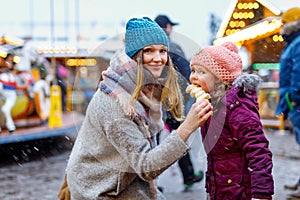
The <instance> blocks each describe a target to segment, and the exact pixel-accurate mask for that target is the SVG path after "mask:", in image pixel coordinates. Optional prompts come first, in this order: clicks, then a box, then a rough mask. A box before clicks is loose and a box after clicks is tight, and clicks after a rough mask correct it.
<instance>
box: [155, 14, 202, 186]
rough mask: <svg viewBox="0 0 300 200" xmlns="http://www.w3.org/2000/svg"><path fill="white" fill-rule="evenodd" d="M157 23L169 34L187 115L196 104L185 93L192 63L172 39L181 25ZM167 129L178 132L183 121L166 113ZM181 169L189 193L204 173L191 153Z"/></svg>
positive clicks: (165, 19)
mask: <svg viewBox="0 0 300 200" xmlns="http://www.w3.org/2000/svg"><path fill="white" fill-rule="evenodd" d="M154 20H155V22H157V24H158V25H159V26H160V27H161V28H163V30H164V31H165V33H166V34H167V36H168V38H169V41H170V49H169V55H170V57H171V58H172V61H173V64H174V67H175V69H176V70H177V71H178V72H179V75H178V76H179V78H178V81H179V85H180V89H181V91H182V95H183V97H184V104H185V114H187V113H188V111H189V109H190V107H191V105H192V104H193V102H194V98H192V97H191V96H190V95H189V94H187V93H186V92H185V89H186V87H187V85H188V84H189V77H190V73H191V70H190V63H189V61H188V60H187V59H186V57H185V53H184V51H183V50H182V48H181V47H180V46H179V45H178V44H177V43H175V42H174V41H172V40H171V39H170V35H171V34H172V31H173V26H176V25H179V23H178V22H172V21H171V20H170V19H169V17H168V16H166V15H158V16H157V17H156V18H155V19H154ZM165 121H166V122H165V123H166V127H167V129H169V130H170V131H172V130H176V129H177V128H178V127H179V125H180V123H181V121H177V120H176V119H175V118H174V117H173V116H172V115H171V113H170V112H166V120H165ZM178 165H179V168H180V170H181V173H182V177H183V183H184V191H188V190H189V189H191V188H192V186H193V184H194V183H196V182H200V181H201V180H202V179H203V177H204V173H203V171H198V172H195V171H194V167H193V163H192V160H191V156H190V153H189V152H187V153H186V154H185V155H184V156H183V157H182V158H181V159H180V160H179V161H178Z"/></svg>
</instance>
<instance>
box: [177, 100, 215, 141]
mask: <svg viewBox="0 0 300 200" xmlns="http://www.w3.org/2000/svg"><path fill="white" fill-rule="evenodd" d="M212 114H213V112H212V105H211V104H210V102H209V101H208V100H207V99H202V100H200V101H197V102H196V103H194V104H193V105H192V107H191V109H190V111H189V113H188V115H187V116H186V119H185V120H184V121H183V123H182V124H181V125H180V126H179V127H178V129H177V133H178V134H179V135H180V137H181V138H182V139H183V141H186V140H187V139H188V138H189V136H190V135H191V134H192V133H193V132H194V131H195V129H196V128H198V127H199V126H201V125H203V124H204V123H205V122H206V120H207V119H208V118H209V117H211V116H212Z"/></svg>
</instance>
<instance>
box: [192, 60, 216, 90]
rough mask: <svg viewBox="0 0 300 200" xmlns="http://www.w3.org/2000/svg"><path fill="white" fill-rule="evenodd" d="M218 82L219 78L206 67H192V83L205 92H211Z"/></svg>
mask: <svg viewBox="0 0 300 200" xmlns="http://www.w3.org/2000/svg"><path fill="white" fill-rule="evenodd" d="M217 81H218V78H217V77H216V76H215V75H214V74H213V73H211V72H210V71H208V70H207V69H206V68H205V67H203V66H200V65H193V66H191V75H190V82H191V83H192V84H194V85H198V86H200V87H202V89H203V90H204V91H205V92H207V93H209V92H211V91H212V90H213V88H214V86H215V83H216V82H217Z"/></svg>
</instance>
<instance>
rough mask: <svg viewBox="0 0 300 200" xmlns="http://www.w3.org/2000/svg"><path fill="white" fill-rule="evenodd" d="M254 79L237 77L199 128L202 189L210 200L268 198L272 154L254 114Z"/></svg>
mask: <svg viewBox="0 0 300 200" xmlns="http://www.w3.org/2000/svg"><path fill="white" fill-rule="evenodd" d="M255 77H256V75H249V74H243V75H241V76H240V77H238V78H237V79H236V80H235V81H234V83H233V86H232V87H231V89H229V90H228V91H227V92H226V94H225V96H224V97H223V98H222V100H221V101H220V102H219V103H218V106H220V109H219V110H218V112H217V113H214V116H213V117H212V118H211V119H210V120H208V121H207V122H206V124H205V125H203V126H202V127H201V134H202V138H203V144H204V148H205V151H206V153H207V172H206V189H207V192H208V193H209V194H210V197H211V199H213V200H232V199H239V200H245V199H246V200H248V199H251V198H263V199H264V198H265V199H271V198H272V195H273V192H274V182H273V177H272V167H273V164H272V153H271V151H270V150H269V148H268V146H269V142H268V140H267V139H266V137H265V135H264V132H263V128H262V124H261V121H260V117H259V113H258V103H257V94H256V90H255V87H256V86H257V84H258V83H257V82H255V80H254V79H253V78H255ZM255 79H256V80H258V79H257V77H256V78H255ZM253 80H254V81H253Z"/></svg>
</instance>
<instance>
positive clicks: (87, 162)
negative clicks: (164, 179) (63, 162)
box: [66, 90, 189, 200]
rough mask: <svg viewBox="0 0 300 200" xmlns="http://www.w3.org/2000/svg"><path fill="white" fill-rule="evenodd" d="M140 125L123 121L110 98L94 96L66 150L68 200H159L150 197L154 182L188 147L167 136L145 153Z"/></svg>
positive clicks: (146, 146) (159, 196) (157, 196)
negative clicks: (151, 184) (150, 182)
mask: <svg viewBox="0 0 300 200" xmlns="http://www.w3.org/2000/svg"><path fill="white" fill-rule="evenodd" d="M141 126H142V123H141V121H139V120H138V119H135V120H132V119H130V118H129V117H128V116H126V115H125V113H124V111H123V109H122V108H121V106H120V105H119V103H118V102H117V101H116V99H114V98H113V97H111V96H109V95H107V94H105V93H103V92H102V91H100V90H98V91H97V92H96V93H95V95H94V97H93V99H92V100H91V102H90V104H89V106H88V109H87V112H86V117H85V120H84V122H83V124H82V126H81V128H80V131H79V133H78V136H77V139H76V141H75V144H74V147H73V149H72V152H71V155H70V158H69V161H68V164H67V168H66V174H67V181H68V185H69V189H70V192H71V199H72V200H83V199H122V200H127V199H128V200H129V199H130V200H138V199H141V200H146V199H151V200H152V199H155V200H156V199H157V200H158V199H165V197H164V196H163V194H162V193H160V192H159V191H158V193H157V194H155V193H153V190H152V189H151V188H150V184H149V181H151V180H154V179H155V178H156V177H157V176H158V175H160V174H161V173H162V172H163V171H164V170H166V169H167V168H168V167H169V166H170V165H172V164H173V163H174V162H176V161H177V160H178V159H179V158H181V157H182V156H183V155H184V154H185V153H186V152H187V151H188V150H189V146H188V145H187V144H186V143H185V142H184V141H183V140H182V139H181V138H180V136H179V135H178V134H177V133H176V132H175V131H173V132H172V133H171V134H170V135H169V136H168V137H167V138H166V139H164V140H163V141H162V142H161V143H160V144H159V145H158V146H156V147H154V148H153V147H151V145H150V143H149V141H148V139H147V137H146V133H145V131H143V130H144V128H143V127H141Z"/></svg>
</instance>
